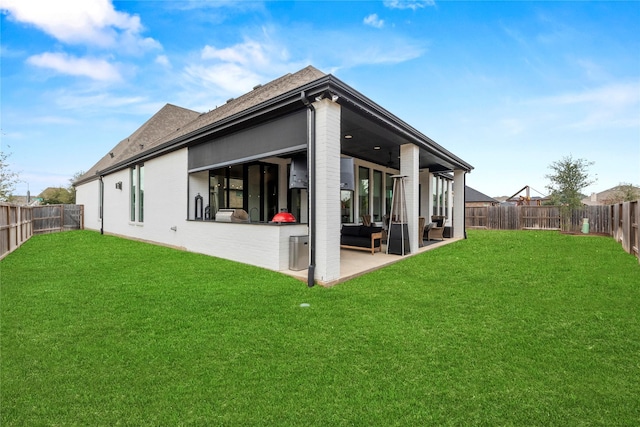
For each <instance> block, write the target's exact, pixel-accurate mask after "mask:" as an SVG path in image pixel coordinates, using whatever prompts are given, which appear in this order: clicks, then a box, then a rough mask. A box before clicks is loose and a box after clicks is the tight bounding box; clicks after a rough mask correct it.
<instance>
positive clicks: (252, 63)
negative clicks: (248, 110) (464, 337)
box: [185, 33, 299, 96]
mask: <svg viewBox="0 0 640 427" xmlns="http://www.w3.org/2000/svg"><path fill="white" fill-rule="evenodd" d="M265 36H266V37H265V40H264V41H257V40H254V39H245V41H244V42H243V43H238V44H236V45H233V46H230V47H225V48H216V47H214V46H209V45H207V46H205V47H204V48H203V49H202V50H201V52H200V59H201V62H199V63H192V64H190V65H188V66H187V67H185V74H186V76H187V79H188V81H189V82H191V83H193V84H194V86H195V87H198V86H199V85H205V86H206V87H209V88H211V89H213V90H215V91H216V92H217V94H218V95H223V96H229V95H231V96H235V95H238V94H241V93H244V92H247V91H249V90H251V88H252V87H253V86H255V85H256V84H259V83H265V82H266V81H269V80H271V79H272V78H273V77H275V76H277V75H279V74H282V73H285V72H291V70H292V69H294V67H297V66H299V64H291V63H289V52H288V50H287V49H286V48H284V47H283V46H282V45H280V44H278V43H276V42H274V41H272V40H271V39H269V37H268V35H267V34H266V33H265Z"/></svg>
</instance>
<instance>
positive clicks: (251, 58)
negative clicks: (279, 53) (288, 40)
mask: <svg viewBox="0 0 640 427" xmlns="http://www.w3.org/2000/svg"><path fill="white" fill-rule="evenodd" d="M267 50H273V49H270V48H269V47H268V46H265V45H263V44H260V43H258V42H256V41H253V40H247V41H245V42H244V43H241V44H237V45H235V46H231V47H228V48H224V49H216V48H215V47H212V46H208V45H207V46H205V47H204V49H202V54H201V57H202V59H214V60H215V59H217V60H220V61H222V62H231V63H235V64H239V65H244V66H255V65H266V64H267V63H268V62H269V60H270V59H269V56H268V52H267Z"/></svg>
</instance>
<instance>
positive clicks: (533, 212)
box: [465, 205, 612, 234]
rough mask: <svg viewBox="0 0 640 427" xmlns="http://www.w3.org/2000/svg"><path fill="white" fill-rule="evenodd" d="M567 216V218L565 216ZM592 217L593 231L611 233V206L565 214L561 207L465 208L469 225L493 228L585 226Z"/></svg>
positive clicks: (577, 228) (569, 228)
mask: <svg viewBox="0 0 640 427" xmlns="http://www.w3.org/2000/svg"><path fill="white" fill-rule="evenodd" d="M563 215H564V217H563ZM584 218H587V219H588V220H589V229H590V232H591V233H598V234H611V221H612V216H611V207H610V206H586V207H584V208H582V209H575V210H572V211H571V212H570V213H569V214H568V215H566V214H564V213H563V212H562V210H561V208H560V207H559V206H514V205H501V206H483V207H468V208H465V221H466V225H467V228H486V229H490V230H562V231H569V232H576V231H580V230H581V229H582V224H583V219H584Z"/></svg>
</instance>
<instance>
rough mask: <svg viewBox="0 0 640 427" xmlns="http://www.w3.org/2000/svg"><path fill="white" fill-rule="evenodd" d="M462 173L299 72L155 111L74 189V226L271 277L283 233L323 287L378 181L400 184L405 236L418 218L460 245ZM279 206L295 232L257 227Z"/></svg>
mask: <svg viewBox="0 0 640 427" xmlns="http://www.w3.org/2000/svg"><path fill="white" fill-rule="evenodd" d="M345 160H346V162H345ZM345 165H346V166H345ZM345 169H347V170H345ZM471 169H472V167H471V166H470V165H469V164H467V163H466V162H464V161H463V160H461V159H460V158H458V157H456V156H455V155H453V154H452V153H450V152H448V151H447V150H445V149H444V148H443V147H441V146H439V145H438V144H436V143H435V142H434V141H432V140H430V139H429V138H428V137H426V136H424V135H423V134H421V133H420V132H418V131H416V130H415V129H414V128H412V127H411V126H409V125H408V124H406V123H404V122H403V121H401V120H400V119H399V118H397V117H395V116H393V115H392V114H391V113H389V112H388V111H386V110H384V109H383V108H382V107H380V106H378V105H377V104H375V103H374V102H373V101H371V100H369V99H368V98H366V97H365V96H363V95H362V94H360V93H358V92H357V91H355V90H354V89H353V88H351V87H349V86H347V85H345V84H344V83H342V82H341V81H340V80H338V79H336V78H335V77H334V76H331V75H327V74H324V73H322V72H320V71H318V70H317V69H315V68H313V67H307V68H305V69H303V70H300V71H299V72H297V73H294V74H287V75H285V76H283V77H281V78H279V79H276V80H274V81H272V82H270V83H268V84H266V85H263V86H258V87H256V88H254V89H253V90H252V91H251V92H249V93H247V94H245V95H243V96H241V97H239V98H236V99H233V100H230V101H229V102H227V104H225V105H223V106H221V107H219V108H217V109H215V110H212V111H210V112H209V113H206V114H199V113H197V112H194V111H191V110H187V109H183V108H180V107H176V106H173V105H167V106H165V107H164V108H163V109H161V110H160V111H159V112H158V113H156V115H154V116H153V117H152V118H151V119H149V120H148V121H147V122H146V123H145V124H144V125H143V126H142V127H141V128H140V129H138V130H137V131H136V132H134V133H133V134H132V135H131V136H129V137H128V138H126V139H124V140H123V141H121V142H120V143H119V144H117V145H116V147H114V149H113V150H111V151H110V152H109V153H107V155H105V157H103V158H102V159H101V160H100V161H99V162H98V163H97V164H96V165H95V166H94V167H93V168H91V169H90V171H89V172H87V174H85V175H84V176H83V177H81V178H80V179H79V180H78V181H77V182H76V188H77V196H76V197H77V201H78V203H81V204H84V205H85V227H86V228H90V229H95V230H101V231H103V232H104V233H109V234H115V235H120V236H126V237H130V238H135V239H140V240H144V241H150V242H156V243H161V244H164V245H170V246H174V247H179V248H184V249H186V250H189V251H194V252H199V253H204V254H208V255H213V256H218V257H222V258H226V259H231V260H234V261H239V262H243V263H248V264H253V265H257V266H260V267H264V268H268V269H272V270H276V271H282V270H286V269H287V268H288V266H289V242H290V237H291V236H308V238H309V248H310V249H309V251H310V269H309V275H310V279H309V280H310V281H314V280H315V281H317V282H320V283H331V282H332V281H335V280H337V279H338V278H339V276H340V244H339V242H340V228H341V224H344V223H358V222H360V218H361V217H362V216H363V215H369V216H370V218H371V220H372V221H373V222H376V223H382V222H383V220H384V218H385V215H388V214H389V210H390V205H391V189H392V181H393V180H392V178H391V176H394V175H398V174H400V175H402V176H404V177H405V178H404V180H405V182H406V205H407V206H406V207H407V213H408V215H407V217H408V221H407V222H408V224H407V226H408V229H409V230H410V233H412V235H417V233H418V217H419V216H430V215H432V214H441V215H444V216H446V217H447V221H448V224H449V226H450V227H451V228H452V229H453V235H454V237H456V236H457V237H462V236H463V235H464V203H463V202H464V177H465V174H466V173H468V172H469V171H470V170H471ZM341 172H342V177H341ZM345 173H346V175H347V176H348V175H352V177H353V180H352V184H349V182H348V181H349V179H346V178H344V176H345ZM456 195H457V196H456ZM456 200H459V201H460V202H459V203H457V204H456V203H455V201H456ZM284 210H286V211H288V212H290V213H292V214H293V216H294V217H295V218H296V222H294V223H273V222H271V219H272V218H273V217H274V215H275V214H277V213H279V212H281V211H284ZM237 213H242V214H241V215H234V214H237ZM417 245H418V242H417V239H413V241H412V242H411V247H412V250H413V251H416V250H417V247H418V246H417Z"/></svg>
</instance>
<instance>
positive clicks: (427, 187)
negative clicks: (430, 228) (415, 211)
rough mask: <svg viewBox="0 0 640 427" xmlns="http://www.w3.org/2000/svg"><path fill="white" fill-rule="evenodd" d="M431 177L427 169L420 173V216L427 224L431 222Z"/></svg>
mask: <svg viewBox="0 0 640 427" xmlns="http://www.w3.org/2000/svg"><path fill="white" fill-rule="evenodd" d="M431 177H432V175H431V174H430V173H429V169H425V170H423V171H420V200H421V202H420V216H423V217H425V218H426V219H427V224H429V223H430V222H431V211H430V210H429V208H430V207H431V202H429V201H430V200H432V197H431Z"/></svg>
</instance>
